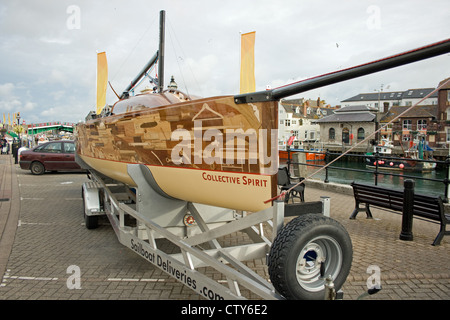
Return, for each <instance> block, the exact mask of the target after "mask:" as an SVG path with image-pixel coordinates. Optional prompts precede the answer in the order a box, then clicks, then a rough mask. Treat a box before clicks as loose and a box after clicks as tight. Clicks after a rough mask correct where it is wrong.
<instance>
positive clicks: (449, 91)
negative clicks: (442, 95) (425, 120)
mask: <svg viewBox="0 0 450 320" xmlns="http://www.w3.org/2000/svg"><path fill="white" fill-rule="evenodd" d="M447 101H450V90H447Z"/></svg>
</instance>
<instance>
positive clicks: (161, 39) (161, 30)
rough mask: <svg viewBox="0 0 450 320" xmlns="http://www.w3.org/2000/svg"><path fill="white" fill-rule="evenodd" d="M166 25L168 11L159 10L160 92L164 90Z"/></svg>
mask: <svg viewBox="0 0 450 320" xmlns="http://www.w3.org/2000/svg"><path fill="white" fill-rule="evenodd" d="M165 26H166V12H165V11H164V10H161V11H160V12H159V64H158V92H162V91H163V90H164V57H165V54H164V45H165V33H164V30H165Z"/></svg>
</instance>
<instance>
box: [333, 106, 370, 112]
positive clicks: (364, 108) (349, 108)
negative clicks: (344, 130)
mask: <svg viewBox="0 0 450 320" xmlns="http://www.w3.org/2000/svg"><path fill="white" fill-rule="evenodd" d="M369 111H373V112H377V111H378V109H377V108H371V107H368V106H363V105H356V106H347V107H342V108H340V109H336V110H335V111H334V112H336V113H343V112H369Z"/></svg>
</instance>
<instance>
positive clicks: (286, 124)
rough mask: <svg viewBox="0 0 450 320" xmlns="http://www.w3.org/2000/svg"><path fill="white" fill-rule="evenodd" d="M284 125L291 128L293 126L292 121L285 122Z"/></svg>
mask: <svg viewBox="0 0 450 320" xmlns="http://www.w3.org/2000/svg"><path fill="white" fill-rule="evenodd" d="M284 125H285V126H286V127H290V126H291V120H290V119H286V120H284Z"/></svg>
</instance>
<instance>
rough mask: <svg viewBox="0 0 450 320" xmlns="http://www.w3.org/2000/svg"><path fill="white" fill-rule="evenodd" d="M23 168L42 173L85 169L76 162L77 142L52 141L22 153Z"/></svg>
mask: <svg viewBox="0 0 450 320" xmlns="http://www.w3.org/2000/svg"><path fill="white" fill-rule="evenodd" d="M19 165H20V168H21V169H24V170H31V173H32V174H36V175H40V174H43V173H44V172H45V171H83V169H81V167H80V166H79V165H78V164H77V163H76V162H75V142H74V141H69V140H61V141H50V142H47V143H43V144H41V145H39V146H37V147H35V148H33V149H30V150H25V151H22V152H21V153H20V156H19Z"/></svg>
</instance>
